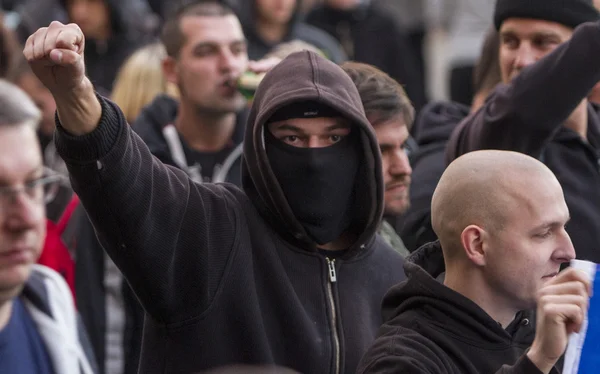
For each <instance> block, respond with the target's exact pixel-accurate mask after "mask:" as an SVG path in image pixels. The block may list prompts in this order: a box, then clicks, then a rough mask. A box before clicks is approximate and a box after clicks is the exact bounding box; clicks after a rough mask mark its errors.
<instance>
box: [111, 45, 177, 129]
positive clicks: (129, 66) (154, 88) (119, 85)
mask: <svg viewBox="0 0 600 374" xmlns="http://www.w3.org/2000/svg"><path fill="white" fill-rule="evenodd" d="M165 56H166V52H165V49H164V46H163V45H162V44H160V43H155V44H149V45H147V46H145V47H142V48H140V49H138V50H137V51H136V52H134V53H133V54H132V55H131V56H130V57H129V58H128V59H127V60H126V61H125V63H124V64H123V66H121V68H120V69H119V72H118V74H117V79H116V81H115V85H114V88H113V92H112V100H113V101H114V102H115V103H116V104H117V105H118V106H119V107H120V108H121V109H122V110H123V114H125V118H127V122H129V123H133V121H134V120H135V119H136V117H137V116H138V114H139V113H140V111H141V110H142V108H143V107H144V106H146V105H147V104H149V103H150V102H151V101H152V100H153V99H154V98H155V97H156V96H157V95H158V94H163V93H164V94H167V95H170V96H173V97H175V98H177V97H179V93H178V90H177V87H176V86H175V85H173V84H172V83H170V82H167V80H166V79H165V76H164V74H163V71H162V60H163V59H164V58H165Z"/></svg>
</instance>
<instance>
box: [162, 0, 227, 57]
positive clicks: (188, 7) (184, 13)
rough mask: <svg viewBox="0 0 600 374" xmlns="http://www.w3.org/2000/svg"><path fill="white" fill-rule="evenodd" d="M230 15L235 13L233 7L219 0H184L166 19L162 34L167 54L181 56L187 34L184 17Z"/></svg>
mask: <svg viewBox="0 0 600 374" xmlns="http://www.w3.org/2000/svg"><path fill="white" fill-rule="evenodd" d="M229 15H235V13H234V11H233V9H231V8H230V7H229V6H228V5H227V4H224V3H222V2H219V1H217V0H196V1H188V2H185V1H183V2H182V3H181V4H180V6H179V7H178V8H177V9H176V10H175V12H174V13H173V14H171V15H170V16H169V17H168V18H167V20H166V21H165V25H164V26H163V30H162V33H161V36H160V39H161V42H162V43H163V45H164V46H165V49H166V51H167V55H168V56H170V57H177V56H179V52H180V51H181V47H183V44H184V43H185V36H184V35H183V33H182V32H181V19H182V18H183V17H190V16H199V17H225V16H229Z"/></svg>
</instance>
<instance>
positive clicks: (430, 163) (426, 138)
mask: <svg viewBox="0 0 600 374" xmlns="http://www.w3.org/2000/svg"><path fill="white" fill-rule="evenodd" d="M469 110H470V108H469V107H467V106H465V105H462V104H459V103H453V102H432V103H429V104H427V105H426V106H425V107H424V108H423V110H421V113H420V114H419V117H418V119H417V121H416V123H415V125H414V126H413V130H412V131H413V135H414V137H415V141H416V142H417V144H418V148H417V150H416V151H415V152H414V153H412V154H411V155H410V165H411V167H412V176H411V188H410V207H409V208H408V210H407V211H406V213H404V214H403V215H402V217H401V220H402V225H401V227H398V228H397V229H400V230H399V232H400V237H402V240H403V241H404V244H405V245H406V248H407V249H408V250H409V251H411V252H413V251H415V250H416V249H417V248H419V247H421V246H422V245H423V244H425V243H429V242H432V241H435V240H436V239H437V237H436V235H435V233H434V232H433V228H432V227H431V198H432V197H433V192H434V191H435V188H436V186H437V184H438V182H439V180H440V178H441V176H442V174H443V173H444V170H446V159H445V158H446V153H445V152H446V145H447V144H448V140H449V139H450V135H451V134H452V131H453V130H454V129H455V128H456V126H457V125H458V124H459V123H460V121H462V120H463V119H464V118H465V117H466V116H467V115H469Z"/></svg>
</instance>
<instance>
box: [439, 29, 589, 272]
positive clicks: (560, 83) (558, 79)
mask: <svg viewBox="0 0 600 374" xmlns="http://www.w3.org/2000/svg"><path fill="white" fill-rule="evenodd" d="M599 51H600V22H599V23H589V24H585V25H582V26H580V27H579V28H578V29H576V31H575V32H574V34H573V36H572V39H571V40H570V41H569V42H566V43H564V44H563V45H561V46H559V47H557V48H556V50H554V51H553V52H552V53H550V54H549V55H548V56H546V57H545V58H543V59H541V60H540V61H538V62H537V63H536V64H534V65H532V66H530V67H528V68H526V69H524V70H523V71H522V72H521V73H520V74H519V75H518V76H517V77H516V78H515V79H513V80H512V81H511V82H510V83H509V84H508V85H501V86H500V87H498V88H497V89H496V90H495V91H494V92H493V93H492V96H491V97H490V98H488V100H487V101H486V103H485V105H484V106H483V108H481V109H480V110H479V111H478V112H476V113H474V114H473V115H471V116H469V117H468V118H466V119H465V120H464V121H463V122H462V123H461V124H460V125H459V126H458V128H457V129H456V130H455V132H454V133H453V134H452V138H451V139H450V141H449V143H448V149H447V152H448V153H447V158H448V161H452V160H453V159H455V158H456V157H458V156H460V155H462V154H464V153H467V152H471V151H475V150H478V149H505V150H512V151H517V152H522V153H525V154H528V155H530V156H532V157H535V158H538V159H540V160H542V161H543V162H544V163H545V164H546V165H547V166H548V167H549V168H550V169H551V170H552V171H553V172H554V174H555V175H556V177H557V179H558V181H559V182H560V184H561V186H562V188H563V191H564V194H565V200H566V202H567V206H568V207H569V211H570V214H571V221H570V222H569V225H568V226H567V232H568V233H569V235H570V236H571V240H572V241H573V245H574V247H575V251H576V253H577V258H578V259H582V260H590V261H593V262H600V248H599V247H598V243H600V193H599V191H600V169H599V167H600V166H599V164H600V153H599V150H600V117H599V113H598V111H597V109H596V108H594V107H592V106H591V105H590V106H589V107H588V129H587V141H585V140H584V139H583V138H582V137H581V136H579V135H578V134H577V133H575V132H574V131H572V130H570V129H568V128H566V127H564V126H563V123H564V121H565V120H566V119H567V118H568V117H569V116H570V114H571V113H572V112H573V110H574V109H575V108H576V107H577V105H579V104H580V103H581V101H582V100H583V99H585V98H586V97H587V95H588V94H589V93H590V91H591V89H592V87H593V86H594V85H595V84H596V82H598V81H600V67H598V65H597V64H594V63H592V61H595V60H596V57H597V56H596V55H597V54H598V57H600V52H599Z"/></svg>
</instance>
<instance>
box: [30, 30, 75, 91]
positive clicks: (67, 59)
mask: <svg viewBox="0 0 600 374" xmlns="http://www.w3.org/2000/svg"><path fill="white" fill-rule="evenodd" d="M84 44H85V39H84V37H83V32H82V31H81V29H80V28H79V26H77V25H76V24H74V23H71V24H68V25H63V24H62V23H60V22H58V21H54V22H52V23H51V24H50V26H48V27H42V28H40V29H39V30H37V31H36V32H35V33H34V34H33V35H31V36H30V37H29V38H28V39H27V42H26V43H25V49H24V50H23V54H24V55H25V58H27V61H29V64H30V65H31V68H32V70H33V72H34V73H35V75H36V76H37V77H38V78H39V79H40V81H41V82H42V83H43V84H44V85H45V86H46V87H47V88H48V89H49V90H50V92H52V93H53V94H61V93H63V92H66V91H68V90H71V89H73V88H76V87H78V86H79V85H80V84H81V83H82V81H83V79H84V77H85V64H84V61H83V49H84Z"/></svg>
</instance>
